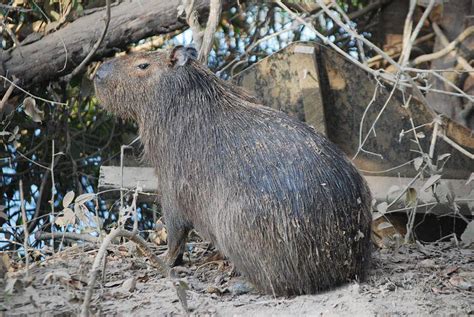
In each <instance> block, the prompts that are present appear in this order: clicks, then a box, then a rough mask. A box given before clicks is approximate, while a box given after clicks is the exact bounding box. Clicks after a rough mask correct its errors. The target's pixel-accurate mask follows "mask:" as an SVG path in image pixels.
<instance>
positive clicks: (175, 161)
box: [95, 48, 371, 295]
mask: <svg viewBox="0 0 474 317" xmlns="http://www.w3.org/2000/svg"><path fill="white" fill-rule="evenodd" d="M95 85H96V91H97V96H98V98H99V100H100V101H101V103H102V105H103V106H104V107H105V108H106V109H108V110H109V111H111V112H113V113H115V114H117V115H119V116H121V117H124V118H129V119H133V120H135V121H136V122H138V124H139V127H140V138H141V141H142V143H143V145H144V157H145V159H146V160H147V161H148V162H149V163H151V164H152V165H153V166H154V168H155V169H156V174H157V176H158V179H159V194H160V196H161V204H162V210H163V212H164V216H165V221H166V225H167V229H168V239H169V241H168V247H169V251H168V257H169V259H170V262H171V263H174V262H176V261H177V260H179V258H180V256H181V255H182V253H183V252H184V244H185V239H186V237H187V233H188V231H189V230H190V229H191V228H195V229H196V230H197V231H198V232H199V233H200V234H201V235H202V236H203V237H204V238H206V239H208V240H209V241H211V242H213V243H214V244H215V245H216V247H217V248H218V249H219V250H220V251H221V252H222V253H224V254H225V255H226V256H227V257H228V258H229V259H230V260H231V261H232V262H233V263H234V265H235V267H236V268H237V270H238V271H239V272H241V273H242V274H243V275H244V276H246V278H248V280H249V281H251V282H252V283H253V284H254V285H255V286H256V287H257V288H258V289H259V290H261V291H263V292H265V293H268V294H274V295H298V294H310V293H315V292H318V291H321V290H326V289H329V288H332V287H335V286H337V285H340V284H342V283H344V282H347V281H350V280H353V279H363V278H364V276H365V274H366V271H367V268H368V262H369V259H370V221H371V215H370V203H371V198H370V192H369V189H368V187H367V184H366V183H365V181H364V180H363V178H362V177H361V175H360V174H359V173H358V171H357V170H356V169H355V168H354V166H353V165H352V164H351V163H350V162H349V161H348V160H347V158H346V157H345V155H344V154H343V153H342V152H341V151H340V150H339V149H338V148H337V147H336V146H335V145H334V144H333V143H331V142H330V141H328V140H327V139H326V138H325V137H323V136H322V135H320V134H318V133H317V132H315V131H314V130H313V129H312V128H311V127H309V126H307V125H306V124H304V123H302V122H300V121H298V120H296V119H293V118H291V117H289V116H288V115H286V114H284V113H282V112H279V111H276V110H273V109H271V108H267V107H264V106H262V105H260V104H257V103H255V101H254V99H253V98H251V97H249V96H247V95H246V94H245V93H244V92H243V91H242V90H241V89H240V88H237V87H235V86H233V85H232V84H230V83H228V82H225V81H222V80H220V79H218V78H217V77H216V76H215V75H213V74H212V73H211V72H210V71H208V70H207V69H205V68H204V67H202V66H200V65H199V64H198V63H197V62H196V61H194V60H193V59H192V58H191V55H190V54H188V53H187V52H186V48H178V49H175V50H173V51H168V50H165V51H156V52H148V53H139V54H136V55H131V56H124V57H120V58H117V59H114V60H112V61H110V62H107V63H105V64H103V65H102V66H101V68H100V69H99V71H98V73H97V75H96V79H95Z"/></svg>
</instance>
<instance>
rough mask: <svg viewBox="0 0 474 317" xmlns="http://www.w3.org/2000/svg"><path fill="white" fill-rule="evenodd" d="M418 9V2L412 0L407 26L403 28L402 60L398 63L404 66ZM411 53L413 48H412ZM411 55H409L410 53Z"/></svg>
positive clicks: (406, 19) (406, 20) (406, 21)
mask: <svg viewBox="0 0 474 317" xmlns="http://www.w3.org/2000/svg"><path fill="white" fill-rule="evenodd" d="M415 8H416V0H410V7H409V9H408V14H407V17H406V18H405V24H404V26H403V40H402V45H403V47H402V53H401V54H400V58H399V59H398V62H399V63H400V64H402V61H403V60H404V59H405V55H407V51H408V48H409V47H408V45H409V42H410V35H411V30H412V28H413V13H414V12H415ZM410 51H411V48H410ZM408 55H409V53H408Z"/></svg>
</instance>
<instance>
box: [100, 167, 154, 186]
mask: <svg viewBox="0 0 474 317" xmlns="http://www.w3.org/2000/svg"><path fill="white" fill-rule="evenodd" d="M121 184H122V177H121V169H120V167H119V166H101V167H100V177H99V190H101V191H102V190H107V189H119V188H120V187H121ZM137 186H139V187H141V191H142V192H145V193H155V192H156V190H157V187H158V179H157V178H156V176H155V171H154V170H153V168H151V167H125V168H124V169H123V188H126V189H135V188H136V187H137Z"/></svg>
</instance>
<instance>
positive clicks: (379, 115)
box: [352, 75, 400, 160]
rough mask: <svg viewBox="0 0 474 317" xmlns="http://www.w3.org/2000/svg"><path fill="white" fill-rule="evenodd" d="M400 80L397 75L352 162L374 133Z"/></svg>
mask: <svg viewBox="0 0 474 317" xmlns="http://www.w3.org/2000/svg"><path fill="white" fill-rule="evenodd" d="M399 79H400V76H399V75H397V81H396V82H395V84H394V85H393V88H392V90H391V91H390V95H388V98H387V100H386V101H385V103H384V105H383V106H382V109H380V111H379V113H378V115H377V117H376V118H375V120H374V121H373V122H372V126H371V127H370V129H369V131H367V134H366V135H365V138H364V140H363V141H362V143H361V144H359V147H358V149H357V152H356V154H354V156H353V157H352V160H354V159H355V158H356V157H357V155H359V153H360V152H361V151H362V149H363V147H364V144H365V142H367V140H368V138H369V136H370V134H371V133H372V131H374V133H375V124H376V123H377V121H379V119H380V117H381V116H382V114H383V112H384V111H385V109H386V108H387V106H388V104H389V102H390V100H391V99H392V97H393V94H394V93H395V90H396V89H397V86H398V80H399Z"/></svg>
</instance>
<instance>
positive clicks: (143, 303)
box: [0, 242, 474, 316]
mask: <svg viewBox="0 0 474 317" xmlns="http://www.w3.org/2000/svg"><path fill="white" fill-rule="evenodd" d="M189 249H190V252H189V254H190V255H189V257H188V258H186V265H185V266H183V267H178V268H177V269H176V270H175V271H174V274H173V275H174V277H173V279H164V278H162V277H161V276H160V275H159V274H158V273H157V272H156V270H155V269H153V268H151V267H150V266H149V265H148V264H147V260H146V259H145V258H143V257H141V256H140V255H139V254H138V251H137V250H136V249H135V247H134V246H133V245H132V244H131V243H126V244H123V245H119V246H117V245H116V246H113V247H112V248H111V250H110V251H109V253H108V256H107V261H106V270H105V274H102V276H101V278H100V279H99V280H98V282H97V283H96V285H97V287H96V289H95V291H94V295H93V301H92V308H93V310H94V314H95V315H117V316H130V315H132V316H147V315H148V316H151V315H153V316H156V315H167V316H171V315H173V316H174V315H178V316H180V315H186V314H187V313H186V309H187V311H188V314H191V315H199V316H248V315H253V316H268V315H271V316H288V315H292V316H317V315H319V316H387V315H390V316H394V315H395V316H404V315H410V316H413V315H416V316H420V315H455V316H458V315H459V316H464V315H471V314H474V288H473V283H474V250H473V249H467V248H462V247H460V246H456V244H455V243H454V242H450V243H437V244H426V245H421V244H413V245H409V246H401V247H398V248H396V249H390V250H388V249H383V250H375V251H374V254H373V255H374V262H373V265H372V268H371V274H370V277H369V279H368V280H367V281H366V282H364V283H360V284H359V283H356V282H353V283H351V284H347V285H345V286H342V287H339V288H336V289H334V290H331V291H328V292H325V293H321V294H317V295H308V296H298V297H293V298H273V297H272V296H268V295H259V294H258V293H256V292H255V291H253V290H252V289H251V287H250V286H249V285H248V284H247V283H245V281H244V280H243V279H242V277H239V276H235V275H236V274H235V273H234V272H233V270H232V266H231V265H230V264H229V263H228V262H227V261H223V260H222V259H219V258H218V257H217V256H216V254H215V253H213V252H212V251H209V250H208V248H207V245H206V244H203V243H195V244H190V246H189ZM156 251H157V252H159V250H156ZM95 255H96V248H93V247H92V246H91V245H89V246H84V245H82V246H75V247H70V248H69V249H67V250H65V251H63V252H61V253H59V254H56V255H53V256H50V257H48V258H47V259H46V260H45V261H42V262H40V263H38V264H36V265H34V266H33V267H32V268H31V269H30V270H29V276H30V277H26V275H25V271H24V270H21V269H19V268H15V267H14V265H13V264H12V266H11V267H10V272H9V273H7V274H6V275H5V278H4V279H3V281H1V284H2V285H0V287H2V288H3V289H5V292H2V293H1V294H0V310H1V311H0V315H5V316H20V315H24V316H26V315H40V314H41V315H43V316H51V315H55V316H63V315H64V316H70V315H77V314H79V312H80V306H81V303H82V300H83V297H84V293H85V289H86V287H85V285H86V281H87V276H88V273H89V270H90V268H91V265H92V262H93V260H94V256H95ZM180 298H181V300H180Z"/></svg>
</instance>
